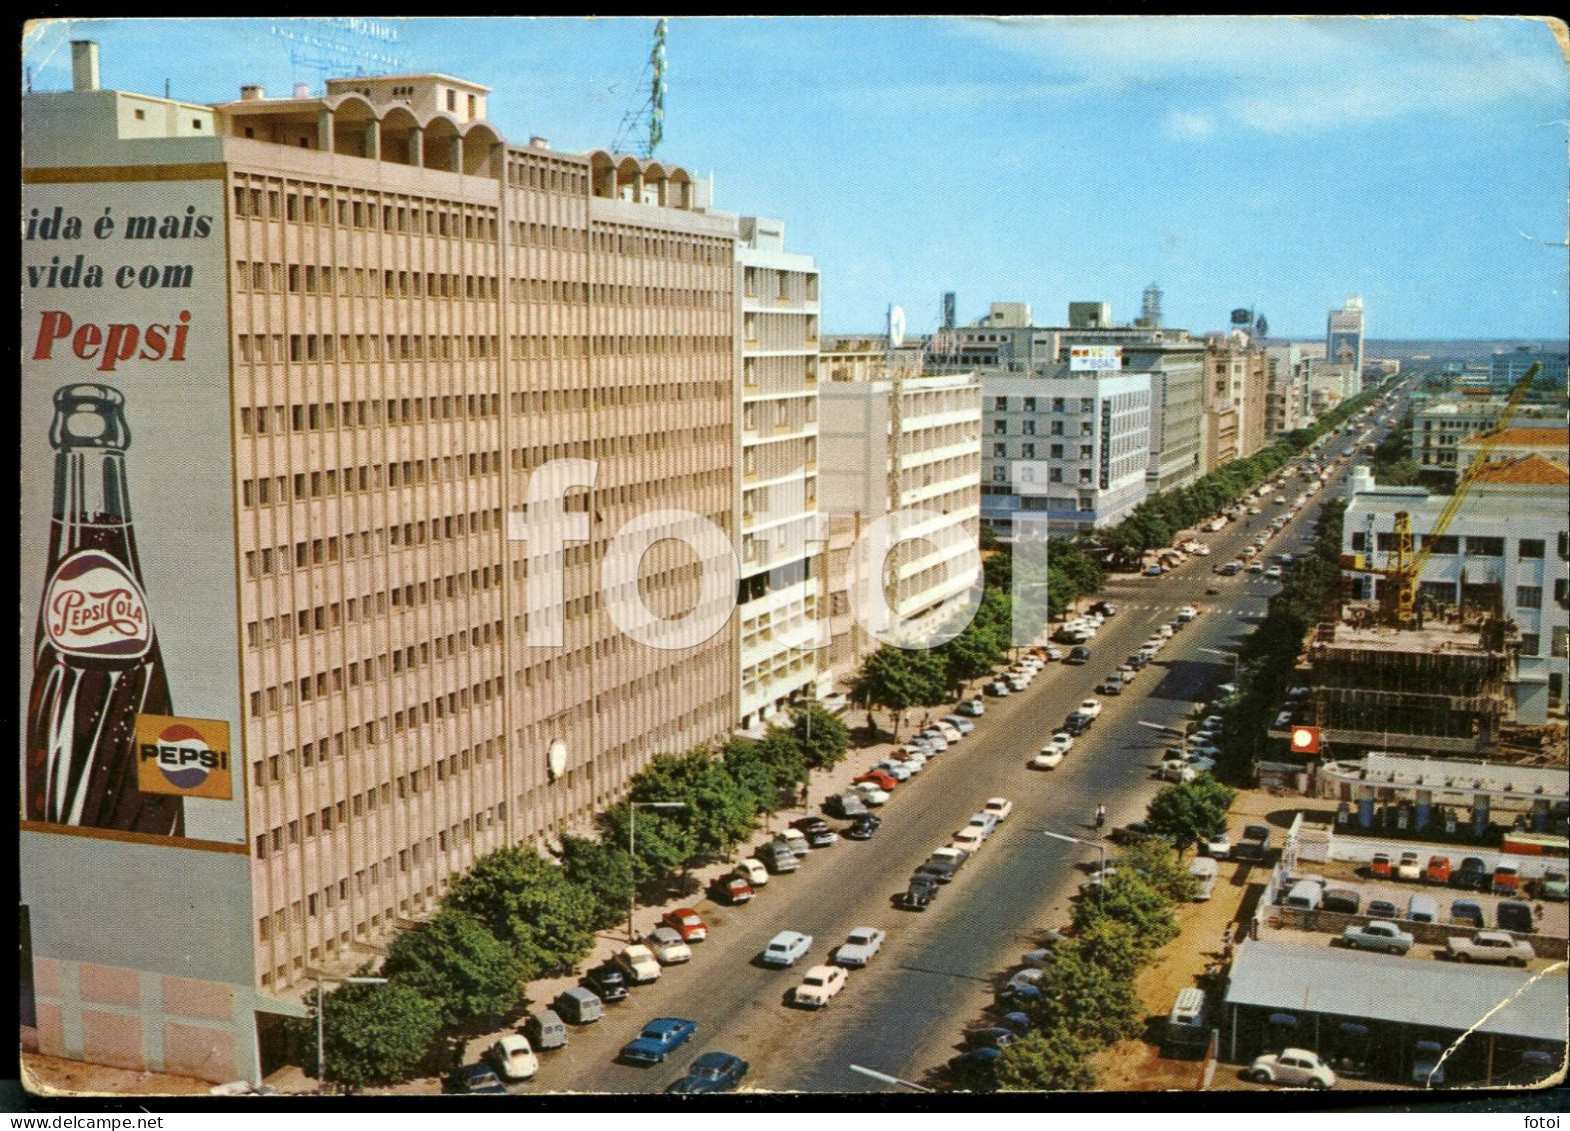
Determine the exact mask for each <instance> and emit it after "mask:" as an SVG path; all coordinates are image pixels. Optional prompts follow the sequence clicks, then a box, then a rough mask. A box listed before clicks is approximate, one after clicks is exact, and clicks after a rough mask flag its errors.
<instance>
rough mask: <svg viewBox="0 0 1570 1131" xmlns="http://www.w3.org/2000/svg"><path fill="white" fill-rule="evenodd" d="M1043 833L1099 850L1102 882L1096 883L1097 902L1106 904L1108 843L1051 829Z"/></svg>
mask: <svg viewBox="0 0 1570 1131" xmlns="http://www.w3.org/2000/svg"><path fill="white" fill-rule="evenodd" d="M1041 835H1042V836H1049V837H1051V838H1052V839H1053V840H1061V841H1066V842H1068V843H1069V844H1083V845H1085V846H1086V847H1087V848H1094V849H1095V850H1096V851H1097V852H1099V853H1100V854H1101V871H1100V876H1101V882H1100V883H1099V884H1097V885H1096V902H1097V903H1099V904H1101V905H1102V906H1103V907H1104V906H1106V902H1107V846H1106V844H1105V843H1104V842H1103V841H1100V840H1081V839H1080V838H1079V837H1077V836H1069V835H1068V834H1067V833H1055V832H1052V831H1051V830H1049V829H1042V830H1041Z"/></svg>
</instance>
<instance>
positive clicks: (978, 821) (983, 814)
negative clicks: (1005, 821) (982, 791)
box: [965, 809, 998, 838]
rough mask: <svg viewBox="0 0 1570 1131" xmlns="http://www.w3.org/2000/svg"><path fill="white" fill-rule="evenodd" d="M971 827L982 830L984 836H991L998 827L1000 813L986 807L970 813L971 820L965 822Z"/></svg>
mask: <svg viewBox="0 0 1570 1131" xmlns="http://www.w3.org/2000/svg"><path fill="white" fill-rule="evenodd" d="M965 823H966V825H968V826H969V827H970V828H973V829H979V830H981V835H982V837H983V838H985V837H989V836H991V835H992V834H993V833H994V832H995V831H996V830H997V827H998V815H997V814H996V813H993V812H990V811H988V810H986V809H980V810H978V811H977V812H975V813H972V814H971V815H970V820H968V821H966V822H965Z"/></svg>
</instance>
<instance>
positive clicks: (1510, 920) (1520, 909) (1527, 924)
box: [1494, 899, 1536, 935]
mask: <svg viewBox="0 0 1570 1131" xmlns="http://www.w3.org/2000/svg"><path fill="white" fill-rule="evenodd" d="M1494 916H1495V918H1494V923H1495V925H1496V926H1498V927H1499V928H1500V929H1501V930H1505V931H1516V932H1518V933H1519V934H1523V935H1530V934H1531V933H1532V932H1533V931H1534V930H1535V929H1536V928H1535V927H1534V925H1533V922H1532V906H1531V904H1528V903H1522V902H1521V901H1520V900H1517V899H1501V900H1500V901H1499V906H1498V907H1495V908H1494Z"/></svg>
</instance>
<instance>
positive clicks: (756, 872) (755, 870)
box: [736, 856, 769, 889]
mask: <svg viewBox="0 0 1570 1131" xmlns="http://www.w3.org/2000/svg"><path fill="white" fill-rule="evenodd" d="M736 875H738V876H740V877H741V878H742V879H744V880H746V881H747V882H748V883H749V884H751V885H752V886H753V888H754V889H757V888H761V887H764V886H766V885H767V884H768V882H769V870H768V868H767V867H765V866H764V863H763V861H762V860H759V859H758V858H757V857H754V856H749V857H748V858H747V859H745V860H743V861H741V862H740V863H738V864H737V865H736Z"/></svg>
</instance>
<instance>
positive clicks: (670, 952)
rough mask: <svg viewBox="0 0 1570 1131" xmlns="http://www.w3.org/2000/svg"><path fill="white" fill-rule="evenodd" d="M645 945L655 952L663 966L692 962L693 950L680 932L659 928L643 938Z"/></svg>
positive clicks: (668, 928)
mask: <svg viewBox="0 0 1570 1131" xmlns="http://www.w3.org/2000/svg"><path fill="white" fill-rule="evenodd" d="M643 944H644V945H645V946H647V947H648V948H649V949H650V950H652V951H653V952H654V957H655V958H657V959H658V960H659V963H660V965H661V966H676V965H679V964H680V963H683V962H691V961H692V948H691V947H690V946H688V945H687V941H686V940H685V939H683V938H682V937H681V932H680V931H675V930H672V929H671V928H670V927H657V928H656V929H655V930H654V931H652V932H651V933H649V934H647V935H645V936H644V937H643Z"/></svg>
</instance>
